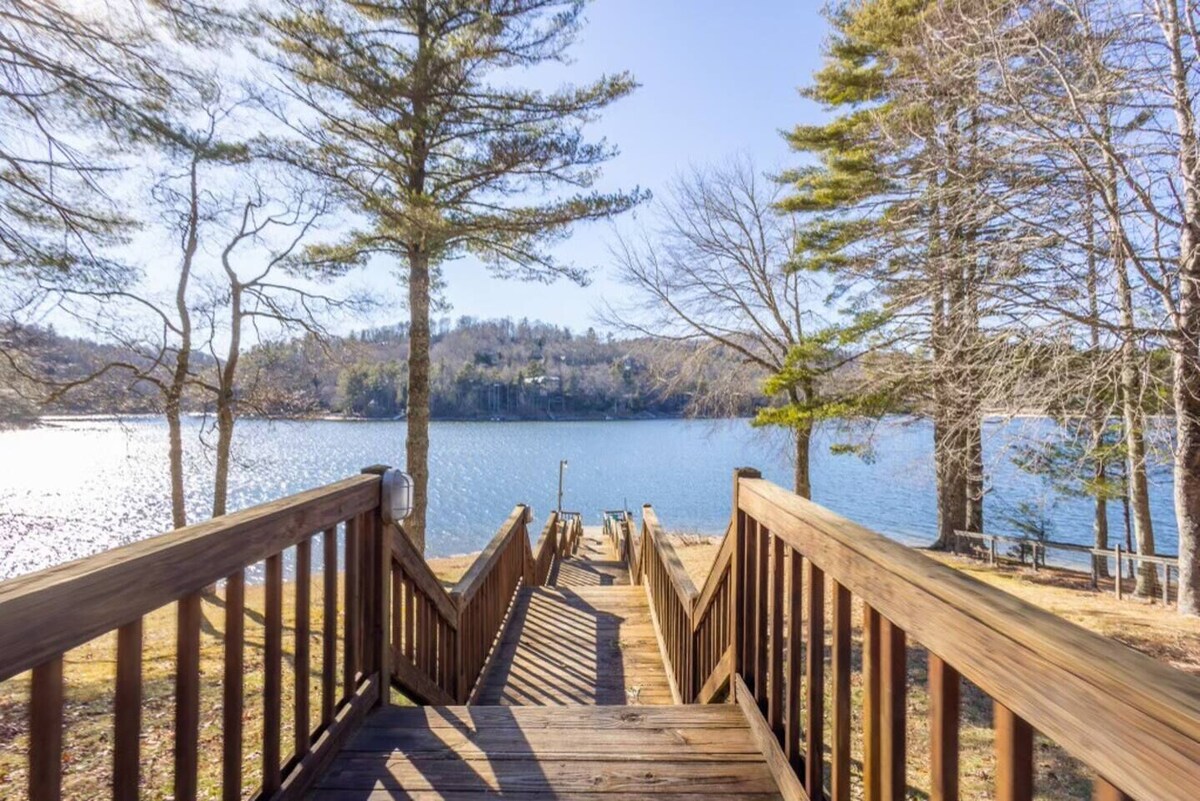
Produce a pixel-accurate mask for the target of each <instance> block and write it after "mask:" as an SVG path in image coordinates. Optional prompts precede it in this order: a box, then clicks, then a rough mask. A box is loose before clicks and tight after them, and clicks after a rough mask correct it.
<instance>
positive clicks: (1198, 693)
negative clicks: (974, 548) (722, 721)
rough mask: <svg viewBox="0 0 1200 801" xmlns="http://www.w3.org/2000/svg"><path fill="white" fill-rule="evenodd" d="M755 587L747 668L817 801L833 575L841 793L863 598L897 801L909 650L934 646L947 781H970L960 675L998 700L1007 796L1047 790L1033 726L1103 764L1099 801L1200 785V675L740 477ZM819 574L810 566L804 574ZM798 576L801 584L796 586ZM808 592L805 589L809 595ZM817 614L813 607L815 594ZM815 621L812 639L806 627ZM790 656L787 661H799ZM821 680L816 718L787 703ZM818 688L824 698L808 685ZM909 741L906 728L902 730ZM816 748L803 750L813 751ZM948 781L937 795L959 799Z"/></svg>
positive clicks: (743, 547) (874, 701)
mask: <svg viewBox="0 0 1200 801" xmlns="http://www.w3.org/2000/svg"><path fill="white" fill-rule="evenodd" d="M736 498H737V500H736V512H737V518H738V523H737V529H736V536H737V548H736V550H735V554H734V565H735V576H734V579H735V581H737V582H738V583H739V587H738V594H739V601H738V607H739V609H740V610H741V612H740V613H739V614H738V615H737V617H736V618H735V621H736V622H737V624H738V625H739V626H740V627H741V632H739V637H737V638H736V640H737V643H736V646H737V655H736V659H735V660H734V669H735V671H737V673H738V674H739V675H740V676H741V677H742V678H743V679H744V680H745V682H746V685H747V687H748V688H749V689H750V691H751V692H752V693H753V694H754V698H755V700H757V701H758V703H759V704H760V706H762V707H765V709H766V714H767V720H768V722H769V724H770V726H771V727H772V729H773V730H775V731H777V732H780V733H781V734H780V740H781V742H782V745H783V748H784V751H785V752H786V753H787V755H788V756H789V757H790V758H791V759H792V760H793V764H794V765H796V766H801V765H802V766H803V770H804V774H805V775H804V784H805V786H806V787H807V788H808V791H809V793H810V794H813V793H814V792H816V793H817V794H819V793H820V792H821V791H820V790H819V789H818V788H821V787H822V786H823V764H824V761H823V760H809V761H802V759H801V754H802V753H821V752H822V751H823V750H824V747H825V745H824V728H825V727H824V720H825V710H824V706H823V704H824V700H823V697H822V691H821V688H822V687H823V684H824V678H823V677H824V662H825V653H824V651H825V649H824V648H820V649H805V654H806V659H805V660H804V663H803V664H801V662H800V656H799V649H797V648H794V647H790V648H789V647H787V646H786V643H788V642H791V643H796V642H798V641H799V640H800V638H801V637H802V638H803V639H804V640H805V641H807V642H823V641H824V640H825V635H826V631H825V621H826V617H825V613H824V603H825V586H824V585H825V581H826V579H827V578H828V579H829V580H830V583H831V584H832V588H831V594H832V598H833V607H832V620H833V624H832V625H833V631H832V635H833V651H832V665H833V668H832V672H833V703H832V705H831V708H832V712H833V721H832V724H833V725H832V730H833V732H834V737H833V743H831V747H832V760H831V764H832V769H833V787H834V795H835V796H836V795H837V793H838V792H839V789H838V788H840V787H842V786H844V783H845V782H847V781H848V780H849V779H848V777H849V765H850V753H849V737H848V735H847V734H846V732H848V726H849V725H850V695H849V693H850V671H851V667H850V664H851V660H850V603H851V598H852V596H857V597H858V598H859V599H860V600H861V601H862V603H863V604H864V607H865V613H864V637H865V640H864V653H863V664H864V666H865V670H866V671H867V672H866V674H865V676H866V678H865V681H866V683H867V686H868V688H869V692H868V693H867V695H866V701H865V707H864V715H865V718H866V724H865V725H866V727H867V731H868V732H873V733H874V734H872V735H871V736H873V737H878V740H877V741H875V742H877V743H878V746H877V748H873V749H872V750H871V751H870V752H869V753H868V754H867V755H866V763H867V764H866V765H865V767H864V774H865V775H868V776H872V777H875V778H874V779H872V781H879V782H881V783H882V784H881V785H879V786H882V787H883V797H894V796H895V794H896V792H894V791H897V792H900V793H902V792H903V790H902V785H897V784H896V782H902V780H903V775H904V772H903V764H904V760H905V745H904V739H903V736H902V735H901V734H899V733H901V732H903V731H904V727H905V723H904V716H905V702H904V698H905V692H906V690H905V683H906V673H905V659H906V643H907V640H908V638H910V637H911V638H912V639H914V640H916V641H918V642H920V643H921V645H923V646H924V647H925V648H926V649H927V650H928V652H929V661H930V666H929V673H930V677H931V680H930V695H931V704H932V705H933V706H934V708H935V709H937V710H940V711H939V713H938V714H937V715H935V716H934V718H933V727H932V730H931V745H932V748H933V753H934V754H935V755H936V757H937V759H938V761H939V764H938V766H937V769H936V770H935V771H934V776H935V781H936V782H951V781H953V782H957V775H958V767H957V759H958V753H957V747H956V744H957V741H958V740H957V737H958V735H957V727H958V718H959V716H958V710H957V706H956V705H957V703H958V700H957V699H958V687H959V681H960V679H959V677H960V676H961V677H962V678H965V679H967V680H969V681H971V682H972V683H973V684H974V685H976V686H977V687H979V688H980V689H981V690H983V691H984V692H985V693H987V694H988V695H990V696H991V698H992V699H993V701H994V705H995V718H996V737H997V765H996V775H997V787H998V788H999V793H998V797H1005V798H1020V797H1028V796H1025V795H1023V794H1018V793H1016V791H1015V790H1013V788H1019V787H1029V786H1031V783H1032V781H1033V778H1032V777H1033V772H1034V764H1035V761H1034V758H1033V737H1032V732H1033V731H1035V730H1036V731H1038V732H1040V733H1041V734H1043V735H1045V736H1046V737H1048V738H1050V739H1051V740H1053V741H1055V742H1056V743H1057V744H1058V745H1059V746H1061V747H1062V748H1064V749H1065V750H1066V751H1067V752H1069V753H1070V754H1072V755H1073V756H1075V757H1076V758H1078V759H1080V760H1081V761H1082V762H1084V763H1085V764H1086V765H1088V766H1089V767H1090V768H1092V769H1093V770H1095V771H1096V772H1097V773H1098V774H1099V776H1100V778H1098V779H1097V780H1096V793H1097V795H1096V797H1098V798H1099V797H1103V798H1114V799H1115V798H1130V797H1136V798H1145V799H1151V798H1153V799H1156V801H1185V800H1189V799H1193V798H1194V797H1195V788H1196V787H1197V786H1200V679H1197V678H1195V677H1192V676H1189V675H1187V674H1185V673H1183V672H1182V671H1178V670H1174V669H1172V668H1170V667H1168V666H1166V665H1164V664H1162V663H1160V662H1158V661H1156V660H1153V659H1151V658H1149V657H1147V656H1144V655H1142V654H1140V653H1137V652H1135V651H1133V650H1131V649H1128V648H1124V647H1122V646H1120V645H1117V644H1115V643H1113V642H1112V641H1111V640H1108V639H1106V638H1104V637H1101V636H1099V635H1097V634H1094V633H1092V632H1089V631H1086V630H1084V629H1082V628H1080V627H1078V626H1076V625H1074V624H1072V623H1069V622H1067V621H1066V620H1063V619H1062V618H1059V617H1057V616H1055V615H1053V614H1051V613H1049V612H1047V611H1045V610H1043V609H1040V608H1038V607H1036V606H1034V605H1032V604H1029V603H1027V602H1024V601H1022V600H1020V599H1018V598H1016V597H1014V596H1012V595H1009V594H1007V593H1005V592H1003V591H1002V590H999V589H996V588H994V587H991V586H989V585H986V584H984V583H983V582H980V581H978V580H976V579H974V578H972V577H970V576H968V575H966V574H964V573H962V572H960V571H957V570H954V569H953V568H951V567H949V566H946V565H943V564H941V563H939V562H937V561H935V560H933V559H931V558H929V557H928V556H926V555H924V554H921V553H919V552H917V551H915V550H913V549H910V548H907V547H905V546H903V545H900V544H899V543H896V542H894V541H892V540H889V539H887V538H885V537H883V536H881V535H879V534H877V533H875V532H873V531H870V530H869V529H866V528H864V527H863V526H860V525H858V524H856V523H853V522H852V521H850V520H847V519H845V518H843V517H840V516H838V515H836V514H834V513H833V512H830V511H829V510H826V509H823V508H821V507H820V506H817V505H816V504H813V503H812V502H810V501H806V500H804V499H802V498H800V497H798V496H796V495H794V494H793V493H790V492H787V491H786V490H784V489H782V488H780V487H777V486H775V485H774V484H771V483H769V482H767V481H764V480H762V479H757V478H742V479H740V480H739V481H738V482H737V495H736ZM801 568H803V572H801ZM785 572H786V573H787V576H788V579H789V585H790V590H789V592H788V594H787V595H785V594H784V592H783V587H784V584H783V581H782V579H783V576H784V573H785ZM801 587H802V589H801ZM802 598H803V599H804V606H805V607H807V610H808V611H807V613H806V614H805V615H803V617H802V616H801V614H800V610H801V599H802ZM801 621H803V627H804V631H803V632H802V631H801ZM785 654H786V657H785ZM801 672H803V673H806V674H807V676H808V680H807V681H806V682H805V692H806V695H807V699H806V703H805V704H804V707H805V710H806V712H805V715H804V716H803V719H801V717H800V716H799V715H798V713H797V710H798V709H799V708H800V704H799V700H798V699H793V698H792V697H791V696H789V697H787V698H784V697H782V696H781V694H780V693H781V689H780V688H782V687H783V686H785V685H787V686H789V687H791V686H795V681H796V679H797V678H798V677H799V676H800V675H801ZM811 687H815V688H817V689H816V690H815V692H814V691H811V690H809V689H808V688H811ZM893 733H897V734H895V735H894V734H893ZM802 742H803V744H802ZM946 790H947V785H940V786H938V787H935V788H934V793H933V794H934V796H938V795H940V794H944V793H945V792H946Z"/></svg>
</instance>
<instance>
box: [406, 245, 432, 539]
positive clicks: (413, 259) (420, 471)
mask: <svg viewBox="0 0 1200 801" xmlns="http://www.w3.org/2000/svg"><path fill="white" fill-rule="evenodd" d="M429 292H430V276H429V254H428V253H426V252H424V251H422V250H421V249H420V248H419V247H413V248H410V250H409V256H408V309H409V314H410V316H411V327H410V329H409V338H408V342H409V345H408V414H407V417H408V424H407V435H406V439H405V449H406V457H405V464H406V465H407V470H408V474H409V475H410V476H412V481H413V508H412V514H411V515H409V516H408V517H407V518H406V519H405V521H404V530H405V532H406V533H407V534H408V536H409V539H411V540H412V542H413V545H415V546H416V548H417V550H418V551H420V552H421V553H425V520H426V513H427V511H428V507H429V347H430V334H429Z"/></svg>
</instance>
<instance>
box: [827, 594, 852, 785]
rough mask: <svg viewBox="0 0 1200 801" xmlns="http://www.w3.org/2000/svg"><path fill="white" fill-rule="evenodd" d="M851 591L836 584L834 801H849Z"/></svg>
mask: <svg viewBox="0 0 1200 801" xmlns="http://www.w3.org/2000/svg"><path fill="white" fill-rule="evenodd" d="M850 600H851V599H850V591H849V590H848V589H846V588H845V587H843V586H842V585H841V584H838V583H837V582H834V584H833V658H832V664H831V669H832V672H833V727H832V729H833V743H832V744H831V745H832V750H833V753H832V758H831V760H830V762H831V766H832V775H831V776H830V784H829V787H830V799H831V801H850V677H851V675H850V674H851V672H852V670H853V666H852V664H851V662H852V654H851V653H850V644H851V631H850Z"/></svg>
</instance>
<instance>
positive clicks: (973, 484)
mask: <svg viewBox="0 0 1200 801" xmlns="http://www.w3.org/2000/svg"><path fill="white" fill-rule="evenodd" d="M973 414H974V418H973V419H972V420H971V425H970V428H969V429H968V430H967V431H966V434H965V436H966V440H967V443H966V448H967V454H966V456H967V475H966V477H965V482H966V488H965V495H966V512H965V515H964V516H965V518H966V524H967V530H968V531H978V532H980V533H982V532H983V420H982V418H981V415H980V414H979V412H978V410H976V411H975V412H974V413H973Z"/></svg>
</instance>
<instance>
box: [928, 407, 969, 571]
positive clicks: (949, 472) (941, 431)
mask: <svg viewBox="0 0 1200 801" xmlns="http://www.w3.org/2000/svg"><path fill="white" fill-rule="evenodd" d="M942 416H944V415H939V417H942ZM953 429H954V424H952V423H950V424H948V423H946V422H945V420H942V419H936V418H935V420H934V423H933V459H934V473H935V479H936V483H937V509H938V514H937V528H938V533H937V540H935V541H934V543H933V545H932V546H930V547H931V548H932V549H933V550H936V551H948V550H952V549H953V548H954V544H955V542H956V541H957V539H958V537H957V535H956V534H955V532H957V531H965V530H967V519H966V511H967V498H966V487H967V483H966V475H965V471H964V470H963V469H962V468H963V462H962V454H961V452H959V449H958V448H957V447H956V445H957V443H956V442H955V441H954V440H955V437H954V431H953Z"/></svg>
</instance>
